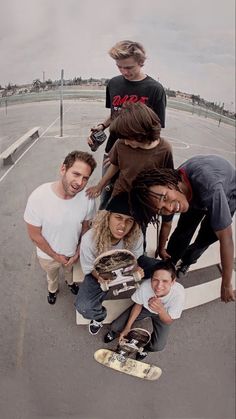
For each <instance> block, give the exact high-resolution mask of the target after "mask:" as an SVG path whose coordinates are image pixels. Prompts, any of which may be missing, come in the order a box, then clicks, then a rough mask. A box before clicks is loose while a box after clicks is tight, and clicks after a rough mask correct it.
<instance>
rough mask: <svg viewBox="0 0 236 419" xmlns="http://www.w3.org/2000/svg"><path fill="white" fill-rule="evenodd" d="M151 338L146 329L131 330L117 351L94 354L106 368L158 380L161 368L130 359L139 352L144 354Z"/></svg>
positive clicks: (103, 350)
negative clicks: (144, 349)
mask: <svg viewBox="0 0 236 419" xmlns="http://www.w3.org/2000/svg"><path fill="white" fill-rule="evenodd" d="M150 338H151V335H150V333H149V332H148V331H147V330H145V329H141V328H134V329H131V330H130V331H129V333H128V334H127V336H125V339H124V340H122V341H121V342H120V343H119V345H118V346H117V349H116V350H115V351H111V350H109V349H98V350H97V351H96V352H95V354H94V358H95V360H96V361H97V362H99V363H100V364H102V365H104V366H105V367H108V368H112V369H114V370H116V371H119V372H123V373H125V374H128V375H132V376H134V377H137V378H143V379H145V380H157V379H158V378H159V377H160V376H161V373H162V371H161V369H160V368H159V367H157V366H156V365H152V364H147V363H145V362H142V361H137V360H136V359H133V358H130V357H131V356H132V357H135V355H136V354H137V353H138V352H139V353H142V351H143V348H144V347H145V345H147V343H148V342H149V341H150Z"/></svg>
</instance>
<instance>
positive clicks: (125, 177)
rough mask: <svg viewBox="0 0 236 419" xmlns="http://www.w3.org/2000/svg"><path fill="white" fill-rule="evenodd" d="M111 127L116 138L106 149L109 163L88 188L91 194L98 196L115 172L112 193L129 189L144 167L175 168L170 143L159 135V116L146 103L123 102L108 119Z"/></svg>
mask: <svg viewBox="0 0 236 419" xmlns="http://www.w3.org/2000/svg"><path fill="white" fill-rule="evenodd" d="M110 130H111V132H115V133H116V135H117V136H118V138H119V140H117V141H116V143H115V144H114V146H113V147H112V149H111V151H110V153H109V159H110V162H111V164H110V166H109V168H108V170H107V172H106V174H105V175H104V176H103V177H102V179H101V180H100V181H99V182H98V184H97V185H96V186H93V187H90V188H88V189H87V191H86V193H87V195H88V196H89V197H90V198H95V197H98V196H99V195H100V194H101V192H102V190H103V189H104V188H105V186H106V185H107V184H109V182H110V180H111V178H112V177H113V176H114V175H115V174H116V173H118V172H119V176H118V178H117V180H116V182H115V184H114V189H113V192H112V196H115V195H117V194H118V193H120V192H129V191H130V189H131V185H132V182H133V180H134V179H135V178H136V176H137V175H138V174H139V173H140V172H141V171H142V170H144V169H156V168H170V169H173V168H174V165H173V155H172V148H171V145H170V144H169V143H168V141H166V140H165V139H164V138H161V137H160V133H161V124H160V120H159V118H158V116H157V115H156V114H155V112H154V111H153V110H152V109H151V108H149V107H148V106H147V105H145V104H143V103H140V102H138V103H128V104H126V105H125V106H124V107H123V108H122V110H121V112H120V113H119V115H118V116H117V117H116V118H115V119H114V120H113V122H112V123H111V126H110Z"/></svg>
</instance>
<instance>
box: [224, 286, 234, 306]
mask: <svg viewBox="0 0 236 419" xmlns="http://www.w3.org/2000/svg"><path fill="white" fill-rule="evenodd" d="M221 301H224V302H225V303H229V302H230V301H235V292H234V290H233V287H232V285H229V286H227V287H225V286H224V285H223V284H222V285H221Z"/></svg>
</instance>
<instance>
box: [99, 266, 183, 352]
mask: <svg viewBox="0 0 236 419" xmlns="http://www.w3.org/2000/svg"><path fill="white" fill-rule="evenodd" d="M175 278H176V271H175V267H174V265H173V264H172V263H171V262H170V261H157V264H156V266H155V267H154V268H153V274H152V277H151V279H147V280H146V281H144V282H143V283H142V284H141V287H140V288H138V289H137V290H136V291H135V293H134V294H133V295H132V297H131V299H132V300H133V301H134V305H133V306H132V307H130V308H128V309H127V310H126V311H125V312H124V313H122V314H121V315H120V316H119V317H118V318H117V319H116V320H114V321H113V322H112V324H111V330H110V331H109V332H108V333H107V334H106V335H105V337H104V342H106V343H108V342H111V341H112V340H114V339H115V338H116V337H117V336H118V335H119V340H122V339H123V338H124V337H125V336H126V335H127V334H128V333H129V331H130V329H131V327H132V325H133V323H134V322H135V321H136V320H142V319H144V318H146V317H150V318H151V319H152V326H153V331H152V335H151V340H150V342H149V343H148V344H147V345H146V347H145V350H144V351H143V352H142V353H141V354H139V353H138V354H137V355H136V359H138V360H142V359H144V358H145V357H146V356H147V354H148V352H155V351H161V350H162V349H164V347H165V345H166V342H167V337H168V333H169V328H170V325H171V323H173V321H174V320H175V319H179V318H180V316H181V313H182V310H183V307H184V298H185V292H184V287H183V286H182V285H181V284H179V283H177V282H176V281H175Z"/></svg>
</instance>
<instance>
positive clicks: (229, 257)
mask: <svg viewBox="0 0 236 419" xmlns="http://www.w3.org/2000/svg"><path fill="white" fill-rule="evenodd" d="M215 234H216V235H217V237H218V239H219V242H220V258H221V265H222V283H221V300H222V301H224V302H225V303H228V302H229V301H235V295H234V291H233V287H232V282H231V279H232V272H233V258H234V243H233V237H232V227H231V226H228V227H227V228H225V229H224V230H220V231H216V232H215Z"/></svg>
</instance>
